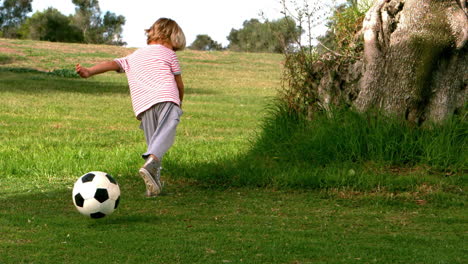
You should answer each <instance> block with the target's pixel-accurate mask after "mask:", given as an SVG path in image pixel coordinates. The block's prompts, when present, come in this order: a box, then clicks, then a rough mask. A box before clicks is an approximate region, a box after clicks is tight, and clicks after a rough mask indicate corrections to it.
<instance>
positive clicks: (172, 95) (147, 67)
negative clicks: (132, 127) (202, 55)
mask: <svg viewBox="0 0 468 264" xmlns="http://www.w3.org/2000/svg"><path fill="white" fill-rule="evenodd" d="M115 62H117V64H119V66H120V69H121V71H120V72H125V74H126V75H127V79H128V85H129V87H130V95H131V98H132V105H133V111H134V112H135V115H136V117H137V118H138V119H140V114H141V113H143V112H144V111H146V110H148V109H149V108H151V107H152V106H153V105H155V104H157V103H161V102H174V103H176V104H178V105H180V98H179V90H178V88H177V83H176V81H175V78H174V75H179V74H181V69H180V65H179V60H178V59H177V56H176V54H175V52H174V51H173V50H171V49H168V48H166V47H164V46H163V45H158V44H156V45H149V46H147V47H144V48H141V49H138V50H136V51H135V52H134V53H132V54H130V55H129V56H127V57H125V58H120V59H115Z"/></svg>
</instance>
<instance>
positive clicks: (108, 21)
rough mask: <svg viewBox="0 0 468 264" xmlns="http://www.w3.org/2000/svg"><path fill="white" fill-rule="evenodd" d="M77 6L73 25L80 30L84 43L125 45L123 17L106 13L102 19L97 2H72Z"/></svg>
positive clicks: (80, 0)
mask: <svg viewBox="0 0 468 264" xmlns="http://www.w3.org/2000/svg"><path fill="white" fill-rule="evenodd" d="M72 2H73V4H75V5H76V6H77V8H76V13H75V15H74V16H73V24H74V25H76V26H77V27H78V28H80V29H81V31H82V32H83V36H84V42H85V43H94V44H98V43H99V44H110V45H120V46H121V45H125V44H126V43H125V42H123V40H122V31H123V29H122V26H123V25H124V24H125V17H124V16H122V15H119V16H117V15H116V14H114V13H112V12H109V11H108V12H106V13H105V14H104V16H103V17H102V13H101V9H100V7H99V1H98V0H73V1H72Z"/></svg>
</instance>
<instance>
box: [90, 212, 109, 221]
mask: <svg viewBox="0 0 468 264" xmlns="http://www.w3.org/2000/svg"><path fill="white" fill-rule="evenodd" d="M89 216H91V218H94V219H98V218H103V217H104V216H106V215H105V214H103V213H101V212H97V213H94V214H90V215H89Z"/></svg>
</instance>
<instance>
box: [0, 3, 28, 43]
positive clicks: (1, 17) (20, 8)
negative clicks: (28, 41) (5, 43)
mask: <svg viewBox="0 0 468 264" xmlns="http://www.w3.org/2000/svg"><path fill="white" fill-rule="evenodd" d="M31 2H32V0H2V1H0V4H1V5H0V34H1V35H0V36H3V37H6V38H16V37H17V31H18V29H19V27H20V26H21V24H22V23H23V22H24V20H25V19H26V15H27V14H28V13H30V12H31V11H32V7H31Z"/></svg>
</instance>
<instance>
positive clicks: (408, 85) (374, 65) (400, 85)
mask: <svg viewBox="0 0 468 264" xmlns="http://www.w3.org/2000/svg"><path fill="white" fill-rule="evenodd" d="M467 2H468V0H377V1H375V3H374V5H373V7H372V8H371V9H370V10H369V11H368V13H367V14H366V18H365V20H364V22H363V28H362V33H363V36H364V54H363V59H362V61H359V62H358V63H356V65H359V67H356V65H355V66H354V67H351V68H355V69H356V68H357V70H359V71H361V72H360V74H359V76H360V78H359V80H358V82H357V87H355V88H354V90H357V97H356V98H355V99H353V100H352V104H353V105H354V106H355V107H356V108H357V109H358V110H360V111H367V110H370V109H379V110H383V111H384V112H385V113H390V114H393V115H396V116H399V117H401V118H405V119H406V120H408V121H411V122H414V123H418V124H422V123H423V122H424V121H426V120H431V121H435V122H440V121H442V120H444V119H446V118H448V117H450V116H452V115H453V114H454V113H456V112H457V111H460V110H463V108H464V107H465V104H466V99H467V95H468V94H467V93H468V92H467V86H468V48H467V46H468V45H467V40H468V13H467V11H468V10H467ZM361 65H362V66H361ZM352 75H356V73H352ZM355 93H356V92H355Z"/></svg>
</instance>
